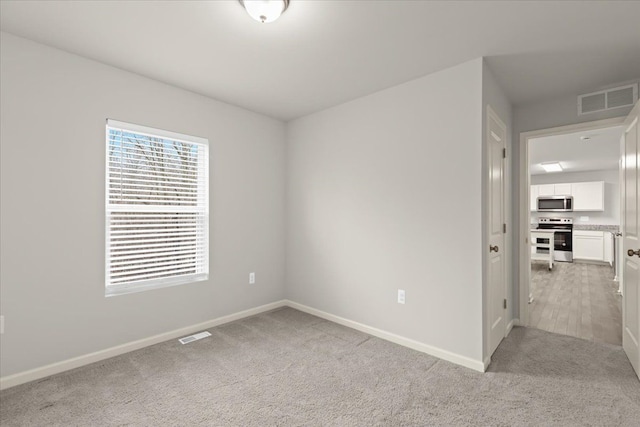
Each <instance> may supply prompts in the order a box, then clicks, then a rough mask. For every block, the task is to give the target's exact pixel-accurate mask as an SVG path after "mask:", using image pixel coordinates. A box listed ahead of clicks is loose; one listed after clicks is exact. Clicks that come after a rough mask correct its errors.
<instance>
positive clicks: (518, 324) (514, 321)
mask: <svg viewBox="0 0 640 427" xmlns="http://www.w3.org/2000/svg"><path fill="white" fill-rule="evenodd" d="M511 323H512V324H513V325H512V327H513V326H522V322H520V319H512V320H511ZM509 332H511V329H509Z"/></svg>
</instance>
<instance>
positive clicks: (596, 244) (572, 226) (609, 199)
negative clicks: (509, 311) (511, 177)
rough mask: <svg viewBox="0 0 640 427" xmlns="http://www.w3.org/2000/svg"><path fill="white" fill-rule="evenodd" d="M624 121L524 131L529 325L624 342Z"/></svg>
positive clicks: (523, 294)
mask: <svg viewBox="0 0 640 427" xmlns="http://www.w3.org/2000/svg"><path fill="white" fill-rule="evenodd" d="M623 121H624V118H616V119H608V120H600V121H594V122H589V123H581V124H576V125H570V126H562V127H558V128H552V129H545V130H540V131H534V132H526V133H523V134H521V140H520V144H521V145H520V146H521V147H522V153H521V158H520V170H521V175H520V176H521V188H520V194H521V200H520V209H521V214H520V229H521V230H522V233H521V235H522V236H529V233H528V231H529V230H531V231H530V233H531V238H530V240H529V238H527V239H523V241H524V244H523V245H522V246H521V248H520V253H521V256H520V266H521V268H520V301H519V302H520V323H521V324H522V325H525V326H529V327H535V328H539V329H543V330H547V331H550V332H555V333H561V334H565V335H572V336H576V337H579V338H583V339H588V340H591V341H595V342H607V343H610V344H616V345H621V344H622V341H621V340H622V338H621V334H622V333H621V331H622V327H621V317H622V315H621V303H622V302H621V296H620V295H619V294H618V292H617V291H618V289H619V287H620V286H619V283H618V282H616V281H615V280H617V279H618V277H617V274H616V263H615V259H614V258H615V254H616V253H618V257H619V251H616V245H619V243H620V242H619V239H617V237H618V236H617V234H618V233H619V232H620V230H619V225H620V199H619V187H618V183H619V174H620V171H619V164H618V162H619V158H620V143H619V141H620V137H621V136H622V133H623V127H622V124H623ZM581 137H582V138H581ZM603 141H608V143H607V144H604V143H603ZM611 141H613V142H611ZM598 142H601V143H602V145H600V146H599V145H597V144H598ZM545 169H549V170H550V172H547V171H546V170H545ZM618 264H619V262H618Z"/></svg>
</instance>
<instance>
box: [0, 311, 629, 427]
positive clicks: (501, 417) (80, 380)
mask: <svg viewBox="0 0 640 427" xmlns="http://www.w3.org/2000/svg"><path fill="white" fill-rule="evenodd" d="M210 332H211V333H212V334H213V336H212V337H210V338H206V339H203V340H200V341H196V342H193V343H191V344H187V345H181V344H180V343H178V342H177V340H172V341H168V342H165V343H161V344H158V345H155V346H152V347H148V348H145V349H142V350H139V351H136V352H132V353H129V354H125V355H122V356H118V357H115V358H112V359H109V360H106V361H103V362H98V363H95V364H92V365H89V366H85V367H82V368H78V369H75V370H73V371H69V372H66V373H63V374H59V375H56V376H53V377H50V378H47V379H43V380H41V381H37V382H34V383H31V384H24V385H22V386H18V387H14V388H11V389H8V390H5V391H3V392H2V393H1V394H0V414H1V415H0V424H2V426H102V425H135V426H164V425H171V426H196V425H207V426H271V425H279V426H302V425H304V426H329V425H330V426H374V425H378V426H388V425H390V426H396V425H456V426H458V425H559V426H570V425H576V426H577V425H600V426H602V425H616V426H638V425H639V423H640V382H639V381H638V380H637V379H636V378H635V375H634V373H633V371H632V369H631V366H630V364H629V362H628V361H627V360H626V358H625V355H624V353H623V352H622V349H621V348H620V347H617V346H613V345H608V344H598V343H593V342H589V341H585V340H581V339H578V338H573V337H568V336H562V335H557V334H553V333H549V332H545V331H541V330H536V329H524V328H515V329H514V330H513V331H512V332H511V334H510V336H509V337H508V338H507V339H506V340H505V341H504V342H503V343H502V344H501V345H500V347H499V348H498V350H497V351H496V353H495V355H494V357H493V364H492V365H491V367H490V370H489V372H487V373H484V374H482V373H479V372H475V371H472V370H469V369H466V368H463V367H460V366H456V365H453V364H451V363H448V362H445V361H442V360H439V359H436V358H434V357H431V356H428V355H425V354H422V353H419V352H416V351H413V350H410V349H407V348H404V347H401V346H398V345H395V344H392V343H389V342H386V341H383V340H380V339H377V338H374V337H370V336H368V335H365V334H362V333H360V332H357V331H354V330H352V329H349V328H345V327H343V326H340V325H337V324H335V323H331V322H327V321H325V320H322V319H319V318H317V317H314V316H310V315H308V314H305V313H302V312H300V311H296V310H293V309H290V308H284V309H280V310H277V311H274V312H270V313H265V314H261V315H259V316H255V317H251V318H248V319H243V320H240V321H237V322H234V323H230V324H227V325H223V326H220V327H217V328H213V329H210Z"/></svg>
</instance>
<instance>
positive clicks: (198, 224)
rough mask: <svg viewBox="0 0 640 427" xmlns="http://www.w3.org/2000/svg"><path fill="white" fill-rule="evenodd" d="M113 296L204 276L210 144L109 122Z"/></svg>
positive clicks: (108, 240) (108, 244) (108, 261)
mask: <svg viewBox="0 0 640 427" xmlns="http://www.w3.org/2000/svg"><path fill="white" fill-rule="evenodd" d="M106 140H107V143H106V145H107V169H106V170H107V179H106V199H107V200H106V295H117V294H121V293H128V292H137V291H140V290H146V289H153V288H158V287H164V286H172V285H177V284H182V283H187V282H192V281H196V280H205V279H206V278H207V277H208V273H209V232H208V228H209V200H208V199H209V197H208V184H209V153H208V150H209V143H208V141H207V140H206V139H203V138H198V137H192V136H187V135H181V134H176V133H173V132H167V131H162V130H158V129H151V128H146V127H143V126H138V125H132V124H128V123H123V122H116V121H114V120H107V136H106Z"/></svg>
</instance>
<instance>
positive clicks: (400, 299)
mask: <svg viewBox="0 0 640 427" xmlns="http://www.w3.org/2000/svg"><path fill="white" fill-rule="evenodd" d="M398 304H404V290H403V289H398Z"/></svg>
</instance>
